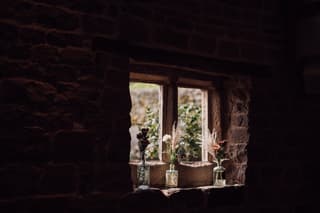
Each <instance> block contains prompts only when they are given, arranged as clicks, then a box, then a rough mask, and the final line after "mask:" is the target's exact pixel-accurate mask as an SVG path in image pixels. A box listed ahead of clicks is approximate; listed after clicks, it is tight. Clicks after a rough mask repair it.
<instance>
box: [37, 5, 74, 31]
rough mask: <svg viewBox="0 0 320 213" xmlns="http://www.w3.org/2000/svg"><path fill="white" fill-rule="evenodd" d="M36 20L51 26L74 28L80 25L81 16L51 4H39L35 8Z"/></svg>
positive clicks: (65, 28) (66, 28)
mask: <svg viewBox="0 0 320 213" xmlns="http://www.w3.org/2000/svg"><path fill="white" fill-rule="evenodd" d="M34 15H35V21H36V22H37V23H39V24H40V25H43V26H45V27H49V28H55V29H63V30H74V29H76V28H77V27H78V26H79V17H78V16H77V15H76V14H73V13H70V12H66V11H65V10H62V9H58V8H56V7H51V6H43V5H37V6H36V8H35V9H34Z"/></svg>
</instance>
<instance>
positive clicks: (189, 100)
mask: <svg viewBox="0 0 320 213" xmlns="http://www.w3.org/2000/svg"><path fill="white" fill-rule="evenodd" d="M206 94H207V92H206V90H203V89H199V88H187V87H178V126H179V128H180V130H181V139H180V147H179V157H180V161H184V162H192V161H207V152H206V150H207V149H206V146H205V144H204V143H205V140H204V139H205V135H204V134H205V130H206V129H207V127H208V119H207V108H206V106H207V104H206V103H207V95H206Z"/></svg>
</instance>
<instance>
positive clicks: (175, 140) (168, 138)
mask: <svg viewBox="0 0 320 213" xmlns="http://www.w3.org/2000/svg"><path fill="white" fill-rule="evenodd" d="M179 137H180V132H179V130H178V129H177V128H176V127H175V123H174V124H173V125H172V133H171V135H169V134H166V135H164V136H163V139H162V141H163V142H165V143H166V144H167V153H169V163H170V164H174V163H176V162H177V155H178V154H177V151H178V148H179Z"/></svg>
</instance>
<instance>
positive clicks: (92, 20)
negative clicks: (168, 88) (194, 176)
mask: <svg viewBox="0 0 320 213" xmlns="http://www.w3.org/2000/svg"><path fill="white" fill-rule="evenodd" d="M292 11H294V6H290V4H289V3H286V2H284V1H278V0H242V1H233V0H202V1H196V0H185V1H178V0H177V1H172V0H171V1H167V0H161V1H153V0H150V1H143V0H137V1H129V0H118V1H116V0H109V1H103V0H94V1H85V0H74V1H65V0H64V1H62V0H55V1H54V0H3V1H1V3H0V143H1V149H0V211H1V212H40V211H41V212H44V211H45V212H73V211H74V212H76V211H77V212H79V211H80V212H81V211H82V212H105V211H110V209H112V208H115V207H116V204H117V202H115V201H117V200H118V199H119V196H122V195H123V193H125V192H128V191H130V190H131V182H130V170H129V167H128V157H129V144H130V136H129V132H128V129H129V126H130V118H129V111H130V105H131V103H130V96H129V88H128V82H129V76H128V72H129V69H128V65H129V57H134V56H135V54H140V53H139V52H138V51H137V50H135V49H134V50H132V48H131V47H132V46H134V47H143V48H148V49H152V50H165V51H168V52H175V54H177V55H179V54H189V55H191V56H196V57H203V58H206V60H211V59H215V60H216V59H219V60H224V61H226V62H227V63H235V62H237V63H238V62H241V63H247V64H258V65H261V66H262V67H264V68H265V69H261V70H260V69H257V70H255V71H254V72H251V73H250V75H252V85H251V93H252V94H251V100H250V114H249V121H244V122H249V132H250V140H249V146H248V169H247V178H246V182H247V192H246V199H245V201H244V203H242V204H241V206H240V207H241V208H240V209H238V208H239V206H237V210H238V211H240V210H243V211H246V212H266V211H272V212H304V211H305V210H311V209H312V206H310V205H311V204H312V197H311V196H308V194H309V192H311V186H312V183H315V182H312V180H315V179H313V178H314V176H312V173H311V172H310V173H309V172H308V174H307V175H308V177H307V178H308V180H309V182H308V183H306V182H305V181H304V178H305V177H304V176H303V174H304V171H305V170H306V169H307V171H310V169H315V168H318V167H319V166H318V165H316V164H315V163H313V164H310V163H311V162H314V158H313V157H310V155H309V152H307V151H303V150H301V144H303V145H304V144H305V143H307V146H308V148H307V149H308V151H310V150H309V149H312V148H311V147H312V144H311V141H313V140H314V137H313V136H314V135H315V133H314V132H316V131H317V129H316V125H315V124H316V123H317V120H318V119H317V118H319V113H318V110H317V108H318V107H319V101H317V102H314V101H315V100H318V99H316V98H311V97H308V96H303V95H301V94H300V93H301V92H302V90H303V87H302V86H301V84H300V83H301V78H300V76H299V70H298V68H297V67H296V65H297V63H296V58H295V55H294V52H295V48H294V45H295V40H294V37H295V36H294V31H295V30H294V29H295V20H294V19H292V18H293V17H294V15H295V13H294V12H292ZM318 43H319V41H318ZM237 69H238V68H237V66H234V70H233V72H236V73H237ZM237 74H239V75H241V73H237ZM240 95H241V94H240ZM237 107H238V108H237V109H238V110H245V109H243V108H242V107H243V105H241V103H238V104H237ZM304 139H307V141H305V140H304ZM310 152H311V154H312V153H313V151H310ZM310 161H311V162H310ZM306 197H307V198H308V199H306ZM230 208H231V207H229V206H228V205H226V206H224V207H221V208H218V209H216V211H221V212H223V211H224V212H225V211H229V210H230V211H231V210H232V209H230ZM233 210H235V209H233ZM203 211H205V210H203Z"/></svg>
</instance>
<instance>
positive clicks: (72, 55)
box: [60, 47, 93, 65]
mask: <svg viewBox="0 0 320 213" xmlns="http://www.w3.org/2000/svg"><path fill="white" fill-rule="evenodd" d="M60 55H61V60H62V61H63V62H64V63H67V64H74V65H91V64H92V63H93V54H92V52H91V51H89V50H86V49H81V48H71V47H68V48H65V49H62V50H61V51H60Z"/></svg>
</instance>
